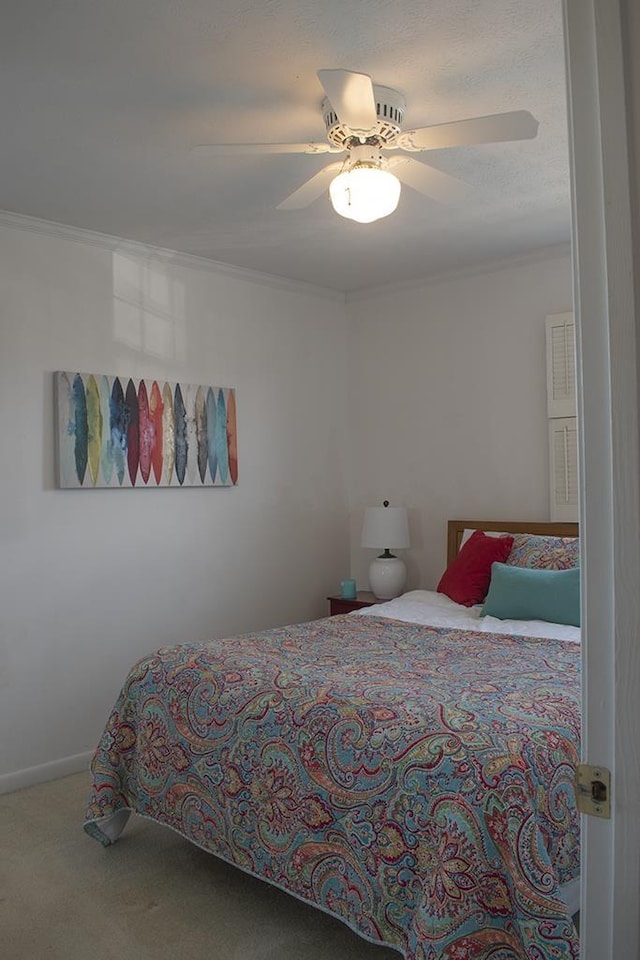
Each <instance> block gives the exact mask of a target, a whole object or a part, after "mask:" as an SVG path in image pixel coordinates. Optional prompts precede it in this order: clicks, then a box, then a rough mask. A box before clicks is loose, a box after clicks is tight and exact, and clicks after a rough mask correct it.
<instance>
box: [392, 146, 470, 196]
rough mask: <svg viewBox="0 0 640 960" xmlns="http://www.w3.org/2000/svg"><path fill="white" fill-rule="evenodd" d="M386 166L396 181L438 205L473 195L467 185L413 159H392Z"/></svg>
mask: <svg viewBox="0 0 640 960" xmlns="http://www.w3.org/2000/svg"><path fill="white" fill-rule="evenodd" d="M387 166H388V168H389V170H391V172H392V173H394V174H395V175H396V177H397V178H398V180H402V182H403V183H406V184H407V186H409V187H413V189H414V190H417V191H418V192H419V193H424V194H425V195H426V196H427V197H431V198H432V199H433V200H437V201H439V202H440V203H459V202H460V201H463V200H465V199H467V198H468V197H470V196H471V195H472V193H473V188H472V187H470V186H469V184H468V183H464V182H463V181H462V180H458V179H457V178H456V177H450V176H449V174H448V173H443V172H442V171H441V170H436V169H435V167H430V166H428V165H427V164H426V163H421V162H420V161H419V160H414V159H413V157H392V158H391V159H390V160H389V161H388V163H387Z"/></svg>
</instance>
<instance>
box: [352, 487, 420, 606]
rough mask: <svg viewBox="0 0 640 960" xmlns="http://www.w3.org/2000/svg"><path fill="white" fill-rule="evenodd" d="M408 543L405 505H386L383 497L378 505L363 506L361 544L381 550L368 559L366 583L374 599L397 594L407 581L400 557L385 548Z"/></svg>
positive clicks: (384, 598) (387, 598)
mask: <svg viewBox="0 0 640 960" xmlns="http://www.w3.org/2000/svg"><path fill="white" fill-rule="evenodd" d="M410 545H411V541H410V538H409V521H408V518H407V511H406V508H405V507H390V506H389V501H388V500H385V501H384V503H383V506H381V507H367V508H366V510H365V512H364V524H363V526H362V546H363V547H371V548H374V549H376V550H381V549H384V553H381V554H380V556H378V557H376V558H375V559H374V560H372V561H371V566H370V567H369V585H370V587H371V590H372V591H373V593H374V594H375V596H376V597H377V598H378V600H391V599H393V597H399V596H400V594H401V593H402V591H403V590H404V586H405V583H406V581H407V568H406V566H405V563H404V560H401V559H400V557H396V556H394V554H392V553H390V552H389V548H390V547H392V548H393V549H406V548H407V547H409V546H410Z"/></svg>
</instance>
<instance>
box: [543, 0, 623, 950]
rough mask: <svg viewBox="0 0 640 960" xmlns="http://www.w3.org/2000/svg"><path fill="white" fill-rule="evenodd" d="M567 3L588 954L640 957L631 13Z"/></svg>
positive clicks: (612, 4)
mask: <svg viewBox="0 0 640 960" xmlns="http://www.w3.org/2000/svg"><path fill="white" fill-rule="evenodd" d="M562 2H563V11H564V19H565V49H566V69H567V82H568V106H569V132H570V143H571V151H570V152H571V157H570V159H571V180H572V194H573V197H572V200H573V202H572V236H573V243H572V256H573V267H574V307H575V314H576V326H577V330H578V336H577V354H578V384H579V387H578V392H579V409H580V428H581V444H580V446H581V450H580V467H581V471H580V472H581V507H580V523H581V539H582V544H583V554H582V557H583V562H582V587H583V598H584V599H583V624H584V639H583V667H584V670H583V673H584V679H583V693H584V701H583V703H584V706H583V759H584V760H585V761H587V762H590V763H601V764H603V765H605V766H607V767H609V768H610V769H611V772H612V777H613V780H612V782H613V789H612V799H613V811H612V819H611V820H610V821H607V820H598V819H595V818H591V817H584V818H583V821H584V822H583V863H582V898H581V944H582V945H581V956H582V960H622V958H629V960H631V958H635V957H638V956H640V931H639V929H638V928H639V923H638V904H639V903H640V862H639V861H640V856H639V851H640V811H639V806H640V803H639V797H640V756H639V755H638V746H637V742H636V741H637V730H638V729H640V697H639V696H638V692H639V691H640V659H639V656H638V650H637V638H636V634H637V632H638V624H639V623H640V598H639V595H638V594H639V592H638V583H640V516H639V514H640V511H639V505H638V481H639V477H640V466H639V462H640V458H639V454H638V432H639V418H638V385H637V376H638V360H637V357H638V355H637V345H636V333H635V304H634V283H633V270H634V264H633V257H632V251H633V231H632V214H631V210H632V198H633V197H634V194H633V189H632V187H631V185H630V175H631V177H632V176H633V171H632V170H630V166H629V145H630V144H629V142H628V139H627V123H629V122H630V118H631V113H630V109H629V113H627V103H628V102H630V103H633V96H632V94H633V91H632V90H631V81H632V74H631V62H632V47H633V45H634V38H633V31H632V30H630V29H629V26H630V25H629V19H633V16H634V15H633V12H632V10H631V8H632V4H631V3H628V2H627V0H562ZM639 23H640V21H637V22H636V26H638V24H639ZM637 43H638V40H637V39H636V40H635V44H636V45H637ZM636 55H637V51H636ZM625 85H626V86H625ZM628 95H629V96H630V99H629V101H627V99H626V98H627V96H628ZM632 132H633V130H632ZM632 155H633V154H632ZM622 758H624V763H622V762H621V759H622Z"/></svg>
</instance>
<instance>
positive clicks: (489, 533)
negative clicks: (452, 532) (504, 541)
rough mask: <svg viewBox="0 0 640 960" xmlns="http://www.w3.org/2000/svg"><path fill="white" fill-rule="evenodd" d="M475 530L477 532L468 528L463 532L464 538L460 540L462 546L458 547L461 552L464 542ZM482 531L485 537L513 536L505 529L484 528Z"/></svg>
mask: <svg viewBox="0 0 640 960" xmlns="http://www.w3.org/2000/svg"><path fill="white" fill-rule="evenodd" d="M475 532H476V531H475V529H474V530H466V529H465V530H463V532H462V540H461V541H460V546H459V547H458V552H460V550H461V549H462V547H463V546H464V544H465V543H466V542H467V540H468V539H469V537H472V536H473V534H474V533H475ZM482 532H483V533H484V535H485V537H505V536H511V534H507V533H505V532H504V531H503V530H483V531H482Z"/></svg>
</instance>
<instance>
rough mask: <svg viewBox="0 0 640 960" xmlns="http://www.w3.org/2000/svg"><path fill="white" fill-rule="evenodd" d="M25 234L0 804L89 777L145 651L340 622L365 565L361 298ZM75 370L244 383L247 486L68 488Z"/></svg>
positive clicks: (2, 257) (6, 526)
mask: <svg viewBox="0 0 640 960" xmlns="http://www.w3.org/2000/svg"><path fill="white" fill-rule="evenodd" d="M22 226H24V227H33V228H34V229H22V228H15V227H12V226H7V225H6V224H2V223H0V292H1V302H2V312H1V314H0V429H1V434H2V438H3V439H2V456H1V458H0V459H1V472H0V476H1V478H2V479H1V485H2V486H1V490H2V493H1V496H0V730H1V731H2V736H1V738H0V751H1V752H0V788H2V787H3V786H4V787H5V788H10V787H11V786H19V785H21V784H23V783H26V782H29V781H30V780H35V779H39V778H41V777H42V776H50V775H58V774H60V773H64V772H68V771H69V770H71V769H74V767H75V766H77V765H78V763H79V762H80V761H81V759H82V756H77V757H76V759H75V760H74V759H71V760H64V758H69V757H72V758H73V757H74V756H75V755H83V754H84V753H85V752H86V751H89V750H91V749H92V748H93V747H94V745H95V742H96V740H97V738H98V736H99V733H100V732H101V729H102V726H103V724H104V721H105V719H106V717H107V715H108V711H109V710H110V708H111V706H112V703H113V701H114V699H115V697H116V695H117V692H118V689H119V687H120V684H121V682H122V680H123V679H124V676H125V673H126V671H127V670H128V668H129V667H130V665H131V664H132V663H133V662H134V661H135V660H136V659H137V658H138V657H140V656H142V655H143V654H144V653H146V652H149V651H151V650H152V649H154V648H156V647H157V646H160V645H165V644H171V643H173V642H176V641H187V640H200V639H205V638H207V637H211V636H216V635H218V636H219V635H223V634H227V635H228V634H230V633H237V632H242V631H247V630H251V629H258V628H263V627H267V626H270V625H276V624H283V623H290V622H294V621H298V620H303V619H310V618H313V617H316V616H323V615H324V614H325V612H326V600H325V597H326V594H327V592H328V591H332V590H335V588H336V586H337V583H338V581H339V578H340V577H341V576H344V575H345V574H346V571H347V570H348V565H349V542H348V532H347V531H348V509H347V497H346V476H345V452H346V427H347V424H346V417H345V409H346V354H347V334H346V321H345V306H344V303H343V302H341V301H340V300H339V299H337V298H336V297H332V296H329V295H328V294H327V295H324V296H323V295H321V294H320V293H319V292H317V293H316V292H314V291H313V290H312V288H309V289H306V288H303V287H302V286H295V285H287V284H285V283H277V282H275V281H273V282H270V283H269V282H260V281H259V279H256V280H255V281H254V280H252V279H250V278H249V276H248V275H247V274H239V273H238V272H237V271H236V272H234V271H231V270H230V271H224V270H216V269H214V268H213V267H212V268H209V269H205V268H202V269H200V268H195V267H189V266H186V265H184V263H183V262H181V263H173V264H172V263H170V262H166V261H163V258H162V256H161V255H158V256H157V257H151V256H148V255H147V256H145V251H144V249H143V248H136V247H132V246H131V245H127V246H121V247H118V248H116V249H115V250H110V249H108V247H107V246H106V245H105V244H104V243H103V242H102V241H101V240H100V238H97V237H92V236H90V235H82V236H83V237H85V240H86V242H76V241H74V240H71V239H66V238H65V236H64V233H65V231H61V232H60V234H57V233H56V232H55V231H52V230H51V228H47V229H45V226H46V225H44V224H42V225H38V224H37V223H29V222H28V221H24V222H23V223H22ZM57 369H67V370H82V371H89V372H98V373H121V374H123V375H127V374H128V375H132V376H136V377H143V376H144V377H157V378H161V377H162V378H166V379H168V380H174V381H175V380H180V381H182V382H187V383H209V384H216V385H220V386H234V387H235V388H236V390H237V404H238V441H239V442H238V448H239V473H240V477H239V485H238V486H237V488H235V489H182V490H178V489H156V490H146V491H145V490H139V489H136V490H92V491H87V490H81V491H69V490H62V491H61V490H57V489H55V486H54V443H53V437H54V431H53V426H54V420H53V411H52V399H53V384H52V372H53V371H55V370H57ZM47 763H53V766H50V767H46V766H43V765H46V764H47ZM26 768H36V769H35V770H31V769H28V770H26V773H25V772H24V771H25V769H26ZM20 771H23V772H22V773H20ZM3 775H4V776H3Z"/></svg>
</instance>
